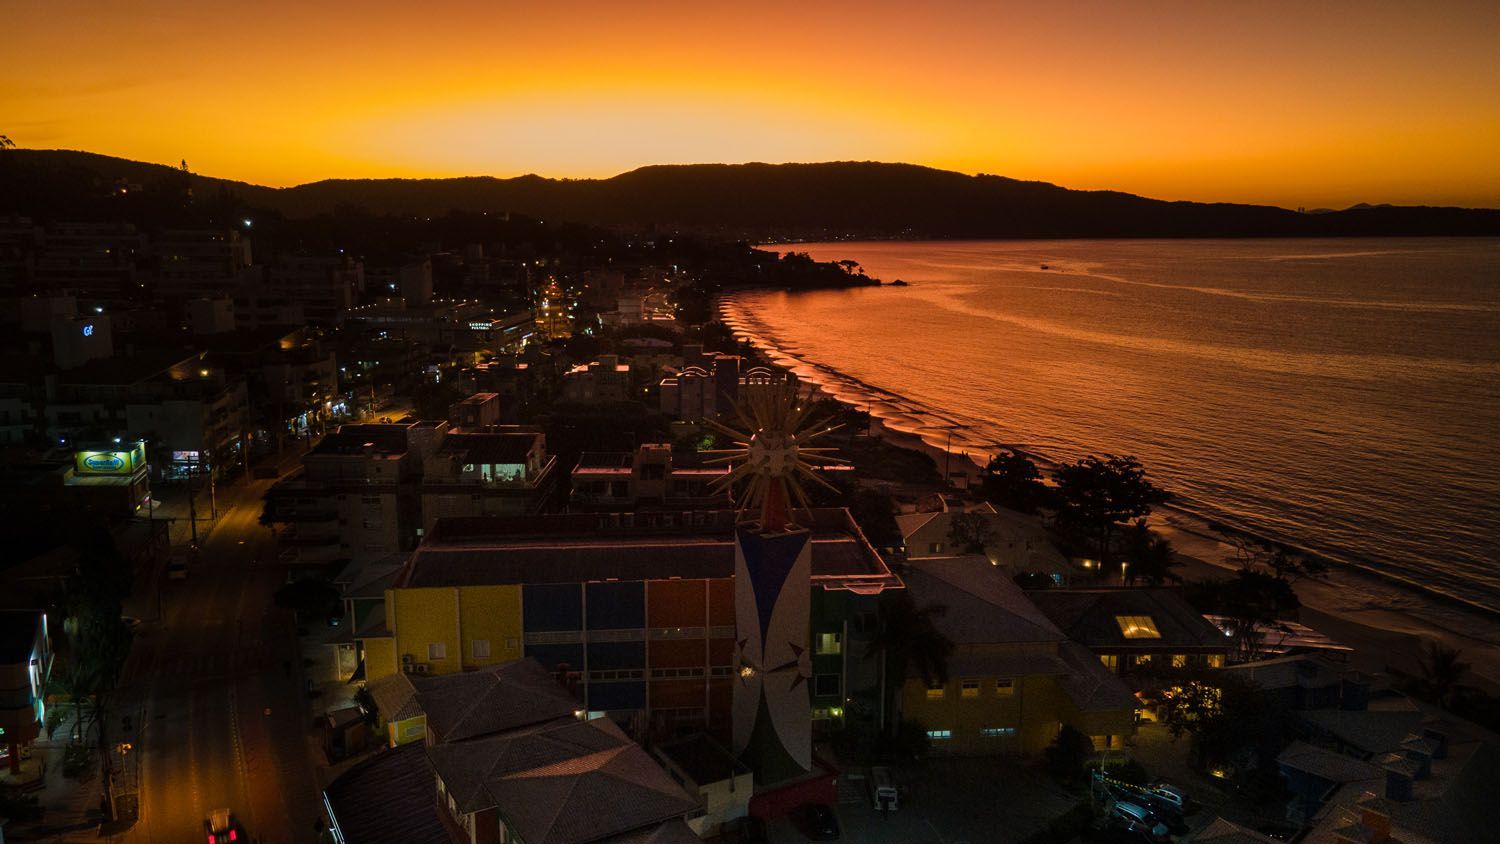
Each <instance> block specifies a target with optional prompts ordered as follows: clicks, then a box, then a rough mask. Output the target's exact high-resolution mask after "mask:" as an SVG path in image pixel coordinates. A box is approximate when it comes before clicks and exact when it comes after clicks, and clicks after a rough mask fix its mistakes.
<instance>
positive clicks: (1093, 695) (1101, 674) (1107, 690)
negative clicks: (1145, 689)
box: [1058, 642, 1136, 712]
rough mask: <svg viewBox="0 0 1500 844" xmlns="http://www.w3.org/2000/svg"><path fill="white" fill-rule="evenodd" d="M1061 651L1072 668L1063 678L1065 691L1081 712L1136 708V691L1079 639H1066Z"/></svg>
mask: <svg viewBox="0 0 1500 844" xmlns="http://www.w3.org/2000/svg"><path fill="white" fill-rule="evenodd" d="M1058 653H1060V654H1061V655H1062V658H1063V662H1065V663H1066V664H1067V666H1068V669H1069V670H1068V674H1067V676H1066V677H1064V678H1063V680H1062V687H1063V693H1064V694H1066V695H1067V696H1068V700H1070V701H1072V703H1073V707H1074V708H1075V709H1077V710H1078V711H1079V712H1114V711H1118V710H1121V709H1132V710H1133V709H1134V708H1135V705H1136V698H1135V695H1133V694H1131V692H1130V689H1128V688H1126V687H1125V683H1124V681H1122V680H1121V679H1120V678H1119V676H1118V675H1116V674H1115V673H1114V672H1113V671H1110V670H1109V669H1108V668H1106V667H1105V665H1104V663H1102V662H1100V661H1099V657H1097V656H1095V655H1094V653H1093V652H1092V651H1090V650H1089V649H1088V648H1085V647H1084V646H1083V645H1080V644H1078V643H1077V642H1064V643H1062V645H1061V646H1059V647H1058Z"/></svg>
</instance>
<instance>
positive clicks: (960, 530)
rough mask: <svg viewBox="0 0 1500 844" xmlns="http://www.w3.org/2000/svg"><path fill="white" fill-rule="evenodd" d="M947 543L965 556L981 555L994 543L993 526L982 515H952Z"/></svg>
mask: <svg viewBox="0 0 1500 844" xmlns="http://www.w3.org/2000/svg"><path fill="white" fill-rule="evenodd" d="M948 541H949V542H951V543H953V547H955V548H957V549H959V550H960V551H962V552H963V553H965V554H983V553H984V552H985V551H986V550H987V549H988V548H989V546H990V543H991V542H994V541H995V526H994V525H992V524H990V520H989V519H986V518H985V517H984V514H983V513H954V514H953V518H952V519H951V520H950V522H949V525H948Z"/></svg>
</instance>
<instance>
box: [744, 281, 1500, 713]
mask: <svg viewBox="0 0 1500 844" xmlns="http://www.w3.org/2000/svg"><path fill="white" fill-rule="evenodd" d="M722 312H725V308H724V307H722V306H721V313H722ZM725 315H726V317H729V318H727V319H726V320H725V322H726V324H728V325H729V326H730V328H731V329H732V330H733V331H734V332H735V333H736V335H738V336H739V337H740V338H741V339H742V340H744V341H746V342H748V343H749V344H750V345H751V346H753V347H754V348H755V349H756V350H757V351H759V352H760V353H762V354H764V355H765V356H766V357H767V358H769V359H770V360H771V361H772V362H774V363H776V364H777V365H779V366H782V367H784V368H787V369H791V370H793V371H795V372H797V374H798V375H799V377H802V378H803V379H804V380H806V381H808V382H809V383H810V384H811V385H812V386H813V387H814V389H815V390H816V392H817V393H818V394H819V395H822V396H824V397H826V398H831V399H833V400H835V401H839V402H841V403H843V404H845V405H847V406H850V407H855V408H857V409H861V410H870V411H871V414H872V420H871V433H872V434H873V435H877V436H880V437H881V438H882V439H885V440H886V441H887V442H889V443H890V444H892V445H895V446H898V447H901V448H905V449H908V450H911V451H916V452H920V453H923V454H926V455H927V456H928V457H931V458H932V459H933V462H934V463H935V464H936V465H937V467H938V471H939V472H942V473H944V474H945V476H946V477H947V478H948V479H949V482H950V484H952V485H954V486H956V487H958V488H960V489H967V488H970V487H972V486H974V485H977V483H978V480H979V474H980V470H981V469H982V468H983V466H984V465H985V463H987V462H988V451H987V450H977V449H974V448H973V447H972V446H973V443H969V442H962V441H960V439H959V438H956V437H955V438H951V439H950V438H949V437H948V436H946V435H945V436H944V437H943V439H945V440H948V442H944V443H940V444H937V445H935V444H934V443H933V442H932V441H931V440H930V439H929V438H928V436H927V434H925V433H924V432H923V430H921V429H920V428H917V427H915V426H909V425H907V424H903V423H905V422H909V421H912V420H908V419H906V417H905V415H904V414H903V413H900V412H899V408H895V407H892V408H886V407H881V408H876V407H875V406H874V405H875V404H877V402H874V401H856V400H854V399H852V398H851V396H850V390H849V389H848V387H849V385H846V384H841V383H839V382H838V380H837V379H839V378H840V377H841V376H839V375H838V373H834V372H831V371H826V370H824V369H823V368H822V367H817V366H815V365H810V364H808V363H807V362H803V361H799V360H797V359H795V358H792V357H790V356H788V355H785V354H782V353H780V352H779V351H778V350H776V349H775V348H773V347H770V346H769V344H767V343H766V342H765V341H764V339H763V338H761V337H759V336H757V335H756V334H755V333H754V332H753V331H751V330H749V327H748V326H746V325H744V324H743V323H742V322H741V321H740V320H739V319H736V318H734V316H733V314H730V313H725ZM874 389H876V390H878V388H874ZM893 398H895V399H897V401H896V402H895V403H896V404H901V403H904V400H901V399H900V397H893ZM885 403H886V402H880V404H885ZM893 410H895V411H898V412H896V413H890V411H893ZM929 433H930V432H929ZM988 445H989V447H990V448H1001V447H1006V446H1004V444H999V443H994V444H988ZM1018 448H1019V450H1022V451H1024V450H1025V448H1024V446H1021V447H1018ZM1033 457H1035V456H1034V455H1033ZM1037 462H1038V464H1039V465H1041V466H1042V468H1043V469H1044V470H1046V469H1050V468H1055V467H1053V466H1051V465H1049V464H1047V463H1046V461H1043V460H1038V461H1037ZM1150 521H1151V526H1152V527H1153V528H1154V529H1156V530H1157V531H1159V532H1161V533H1162V534H1163V535H1164V536H1165V537H1166V538H1168V539H1170V540H1171V542H1172V545H1173V547H1174V548H1175V549H1176V550H1177V552H1178V557H1179V560H1180V561H1181V562H1182V563H1183V567H1182V569H1180V570H1179V572H1180V574H1181V575H1182V576H1183V577H1185V578H1188V579H1205V578H1219V577H1225V576H1227V575H1228V574H1229V573H1231V572H1233V571H1234V570H1235V569H1236V568H1238V562H1237V560H1236V556H1235V549H1234V548H1233V547H1232V546H1230V545H1229V544H1227V543H1226V542H1223V541H1222V540H1220V539H1219V538H1218V537H1216V536H1215V534H1214V533H1213V532H1212V531H1211V530H1210V529H1209V527H1208V522H1207V521H1206V520H1205V519H1203V518H1201V517H1199V516H1196V515H1194V514H1191V513H1188V512H1185V511H1182V510H1175V509H1172V508H1169V507H1168V508H1160V509H1159V510H1158V512H1157V513H1155V514H1153V516H1152V518H1151V520H1150ZM1330 565H1331V569H1332V570H1331V571H1330V573H1329V575H1328V576H1327V577H1326V578H1322V579H1319V580H1304V581H1302V582H1299V583H1298V584H1297V585H1296V591H1297V597H1298V599H1299V600H1300V601H1301V602H1302V611H1301V616H1300V618H1301V621H1302V623H1303V624H1306V625H1308V626H1309V627H1312V628H1314V629H1316V630H1318V631H1319V632H1321V633H1324V634H1326V635H1328V636H1330V637H1331V638H1333V639H1335V640H1337V641H1339V642H1342V643H1343V644H1346V645H1348V646H1350V647H1352V648H1354V653H1353V654H1352V655H1351V657H1350V662H1351V664H1352V665H1353V666H1354V667H1356V668H1359V669H1360V670H1363V671H1369V672H1372V673H1380V672H1385V671H1386V670H1387V668H1388V667H1395V668H1400V669H1403V670H1407V671H1412V670H1415V668H1416V665H1417V659H1418V655H1419V654H1420V652H1421V648H1422V645H1423V642H1424V641H1425V640H1436V641H1440V642H1443V643H1444V644H1446V645H1448V646H1449V647H1453V648H1457V649H1458V650H1460V651H1462V652H1463V658H1464V660H1465V661H1467V662H1469V663H1470V664H1471V674H1472V676H1471V682H1473V683H1474V684H1475V685H1479V686H1482V687H1484V688H1486V689H1487V690H1489V691H1491V692H1492V693H1500V616H1496V615H1492V614H1486V613H1484V612H1482V611H1480V610H1477V609H1470V608H1467V607H1464V606H1461V605H1459V604H1450V603H1448V602H1445V601H1442V600H1441V599H1438V598H1434V597H1430V596H1427V595H1424V594H1422V593H1421V592H1419V591H1417V590H1416V589H1412V588H1404V587H1402V586H1401V585H1399V584H1397V583H1395V582H1391V581H1387V580H1383V579H1381V578H1379V577H1378V576H1376V575H1372V574H1366V573H1362V572H1359V571H1358V570H1356V569H1351V568H1348V567H1344V566H1340V565H1338V564H1337V563H1332V564H1330Z"/></svg>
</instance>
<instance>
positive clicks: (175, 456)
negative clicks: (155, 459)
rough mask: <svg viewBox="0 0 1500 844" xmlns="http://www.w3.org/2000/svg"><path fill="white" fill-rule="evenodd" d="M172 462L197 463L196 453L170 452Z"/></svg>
mask: <svg viewBox="0 0 1500 844" xmlns="http://www.w3.org/2000/svg"><path fill="white" fill-rule="evenodd" d="M172 462H174V463H197V462H198V452H196V451H174V452H172Z"/></svg>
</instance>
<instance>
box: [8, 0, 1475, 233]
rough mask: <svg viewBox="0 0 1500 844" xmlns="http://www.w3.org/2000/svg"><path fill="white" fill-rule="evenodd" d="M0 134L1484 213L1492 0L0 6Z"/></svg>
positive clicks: (175, 157)
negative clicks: (812, 164) (797, 166)
mask: <svg viewBox="0 0 1500 844" xmlns="http://www.w3.org/2000/svg"><path fill="white" fill-rule="evenodd" d="M0 57H3V59H0V134H5V135H7V136H9V137H10V138H11V139H12V140H13V141H14V142H15V143H16V144H17V145H19V146H21V147H31V148H65V149H84V150H88V151H91V152H98V153H104V154H108V155H117V156H122V157H126V158H133V159H139V160H144V161H152V162H159V163H174V164H175V163H176V162H177V161H179V160H180V159H186V160H187V162H188V164H189V166H190V167H191V168H192V169H193V170H194V171H195V172H199V173H203V174H205V175H211V176H219V177H224V178H232V179H240V180H244V181H250V182H256V183H260V184H268V185H277V186H283V185H293V184H299V183H303V182H309V181H316V180H318V179H323V178H334V177H339V178H357V177H384V176H401V177H423V176H457V175H495V176H514V175H520V174H523V173H538V174H541V175H545V176H555V177H576V178H582V177H605V176H610V175H614V174H616V173H620V172H623V171H626V170H630V169H633V168H635V167H639V166H643V165H647V164H666V163H696V162H743V161H770V162H783V161H830V160H878V161H908V162H913V163H918V164H926V165H930V166H934V167H941V168H945V169H952V170H959V171H963V172H967V173H981V172H982V173H994V174H999V175H1004V176H1011V177H1014V178H1020V179H1038V180H1043V181H1049V182H1054V183H1057V184H1061V185H1064V186H1067V187H1073V188H1084V189H1114V190H1124V191H1129V192H1132V193H1138V194H1142V195H1146V196H1153V197H1160V198H1165V199H1194V200H1203V201H1226V202H1257V203H1269V204H1276V205H1282V206H1286V207H1307V208H1316V207H1343V206H1347V205H1349V204H1352V203H1355V202H1392V203H1402V204H1455V205H1470V206H1485V207H1500V2H1496V0H1477V2H1470V0H1428V2H1418V0H1411V2H1389V1H1388V0H1360V2H1348V1H1347V0H1296V2H1283V0H1257V2H1254V3H1244V2H1236V1H1234V0H1224V1H1223V2H1220V1H1219V0H1196V2H1176V1H1175V0H1129V2H1120V1H1119V0H1112V1H1111V2H1070V0H1050V2H1046V3H1042V2H1036V3H1007V2H1000V0H991V2H968V0H925V1H924V0H907V1H906V2H886V1H885V0H862V2H818V0H800V2H781V0H766V2H759V3H753V4H752V3H730V2H713V0H697V2H690V3H689V2H676V0H659V2H653V1H652V0H645V1H644V2H642V0H635V2H629V3H624V2H618V3H616V2H602V0H592V1H590V0H549V2H531V3H519V2H513V0H484V2H472V1H471V0H457V2H449V1H448V0H427V2H414V0H401V2H390V1H389V0H360V1H359V2H351V1H350V0H316V1H315V2H306V1H305V0H242V2H240V3H224V2H217V3H215V2H202V0H198V2H180V1H174V2H165V1H164V0H130V1H129V2H125V1H124V0H0Z"/></svg>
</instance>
